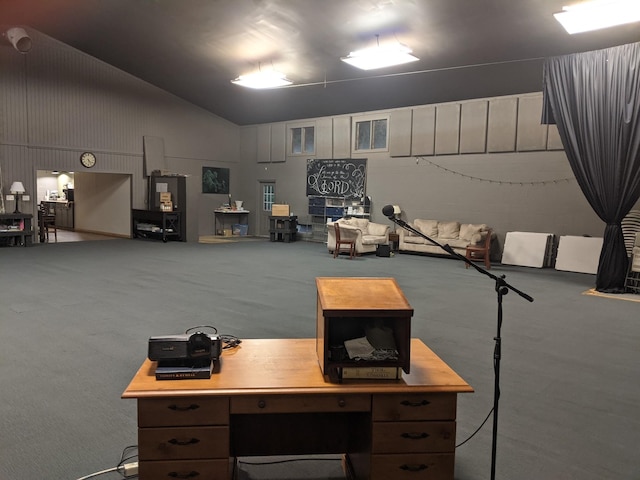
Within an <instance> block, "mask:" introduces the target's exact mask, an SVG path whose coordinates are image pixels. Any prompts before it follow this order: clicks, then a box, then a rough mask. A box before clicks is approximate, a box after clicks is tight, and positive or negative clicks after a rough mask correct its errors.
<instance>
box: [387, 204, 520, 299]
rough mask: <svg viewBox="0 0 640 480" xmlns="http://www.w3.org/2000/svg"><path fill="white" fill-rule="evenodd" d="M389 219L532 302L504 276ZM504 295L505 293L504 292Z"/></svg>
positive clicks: (402, 222)
mask: <svg viewBox="0 0 640 480" xmlns="http://www.w3.org/2000/svg"><path fill="white" fill-rule="evenodd" d="M387 218H389V220H391V221H392V222H393V223H395V224H396V225H398V226H399V227H401V228H404V229H405V230H407V231H409V232H411V233H414V234H415V235H417V236H419V237H422V238H424V239H425V240H427V241H428V242H430V243H432V244H433V245H435V246H436V247H440V248H441V249H442V250H444V251H445V252H447V253H448V254H449V255H450V256H452V257H454V258H457V259H458V260H462V261H463V262H464V263H466V264H467V265H469V266H471V267H473V268H475V269H476V270H477V271H478V272H480V273H482V274H484V275H486V276H488V277H489V278H492V279H493V280H494V281H495V282H499V283H500V286H502V287H506V288H508V289H509V290H513V291H514V292H516V293H517V294H518V295H520V296H521V297H522V298H524V299H525V300H528V301H529V302H533V298H532V297H531V296H529V295H527V294H526V293H524V292H522V291H520V290H518V289H517V288H515V287H514V286H512V285H509V284H508V283H507V282H506V281H505V280H504V275H501V276H500V277H498V276H496V275H494V274H492V273H491V272H489V271H488V270H486V269H484V268H483V267H481V266H480V265H478V264H477V263H474V262H472V261H471V260H469V259H468V258H467V257H465V256H464V255H460V254H459V253H458V252H456V251H455V250H454V249H453V248H451V246H450V245H449V244H445V245H442V244H441V243H439V242H437V241H435V240H434V239H433V238H431V237H429V236H428V235H425V234H424V233H422V232H421V231H420V230H416V229H415V228H414V227H412V226H411V225H409V224H408V223H407V222H405V221H404V220H401V219H399V218H395V217H394V216H389V217H387ZM505 293H506V292H505Z"/></svg>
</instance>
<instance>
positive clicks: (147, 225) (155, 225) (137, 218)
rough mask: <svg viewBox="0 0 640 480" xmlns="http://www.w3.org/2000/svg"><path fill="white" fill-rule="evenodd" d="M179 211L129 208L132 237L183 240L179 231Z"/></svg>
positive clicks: (180, 215) (165, 240) (164, 240)
mask: <svg viewBox="0 0 640 480" xmlns="http://www.w3.org/2000/svg"><path fill="white" fill-rule="evenodd" d="M181 217H182V213H181V212H161V211H159V210H131V222H132V232H133V237H134V238H138V237H142V238H155V239H159V240H162V241H163V242H167V241H169V240H178V241H184V237H183V236H182V234H181V233H180V232H181V231H182V227H181Z"/></svg>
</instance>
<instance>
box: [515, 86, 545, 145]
mask: <svg viewBox="0 0 640 480" xmlns="http://www.w3.org/2000/svg"><path fill="white" fill-rule="evenodd" d="M541 119H542V93H540V94H537V95H530V96H522V97H520V98H519V99H518V132H517V138H516V149H517V150H518V151H519V152H526V151H533V150H546V148H547V131H548V128H547V125H543V124H541V123H540V121H541Z"/></svg>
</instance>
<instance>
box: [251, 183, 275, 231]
mask: <svg viewBox="0 0 640 480" xmlns="http://www.w3.org/2000/svg"><path fill="white" fill-rule="evenodd" d="M258 198H259V205H256V207H257V208H256V211H257V212H258V215H257V216H258V236H260V237H268V236H269V217H270V216H271V206H272V205H273V203H274V201H275V198H276V182H274V181H268V182H260V192H259V194H258Z"/></svg>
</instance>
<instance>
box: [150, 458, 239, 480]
mask: <svg viewBox="0 0 640 480" xmlns="http://www.w3.org/2000/svg"><path fill="white" fill-rule="evenodd" d="M138 473H139V478H140V480H162V479H167V480H175V479H176V478H178V479H179V478H193V479H196V480H197V479H203V480H205V479H206V480H229V459H227V458H225V459H220V460H172V461H156V462H140V464H139V469H138Z"/></svg>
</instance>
